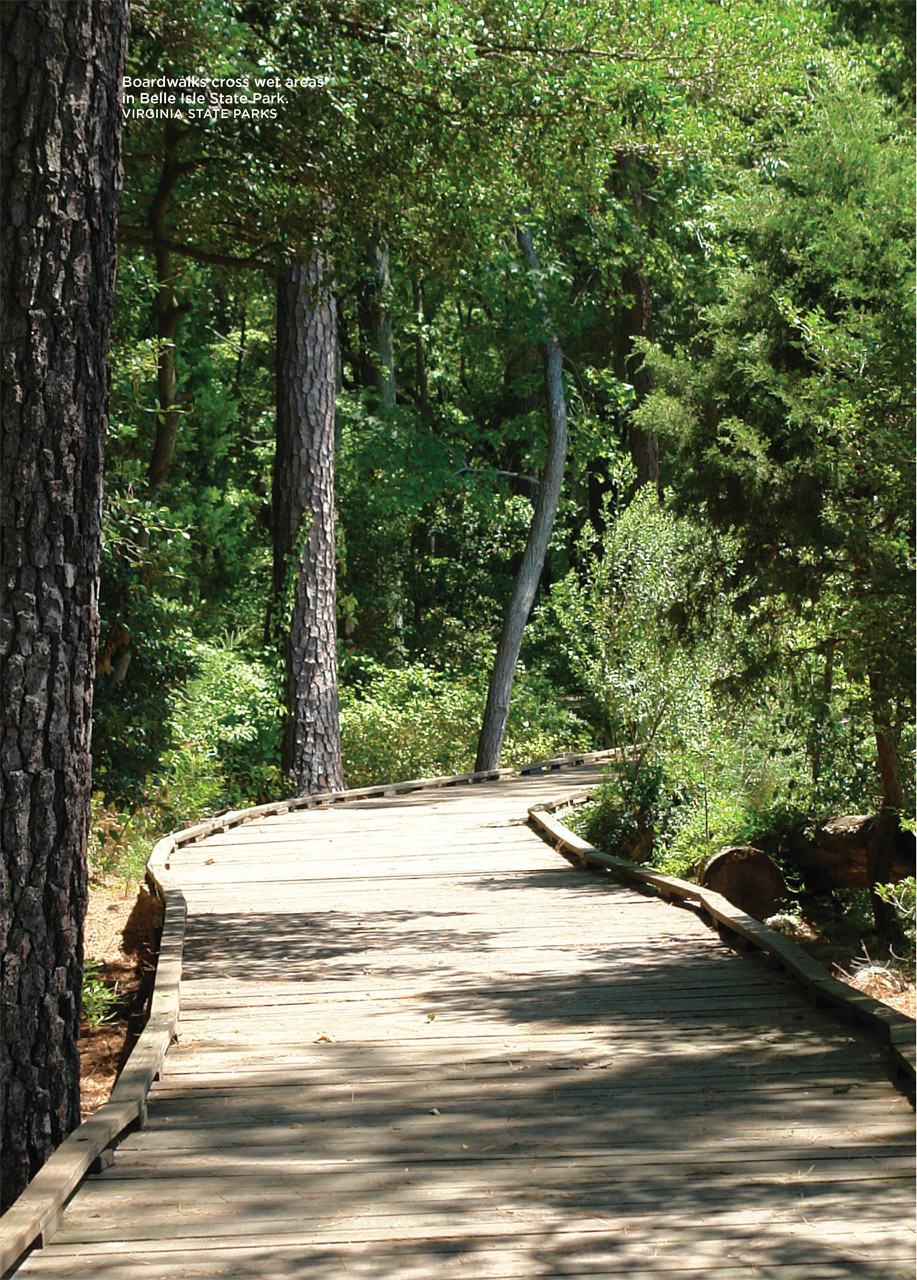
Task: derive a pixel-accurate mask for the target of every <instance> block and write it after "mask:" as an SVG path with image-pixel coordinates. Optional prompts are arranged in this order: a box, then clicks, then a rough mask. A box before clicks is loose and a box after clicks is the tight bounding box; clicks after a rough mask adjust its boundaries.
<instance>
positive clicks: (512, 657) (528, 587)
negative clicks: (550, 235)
mask: <svg viewBox="0 0 917 1280" xmlns="http://www.w3.org/2000/svg"><path fill="white" fill-rule="evenodd" d="M518 240H519V247H520V249H521V250H522V256H523V257H524V259H525V263H526V266H527V267H528V269H529V271H530V272H531V273H532V277H533V279H537V275H538V272H539V265H538V256H537V254H536V252H535V246H534V245H533V243H532V233H531V231H530V230H529V228H528V227H526V226H521V227H520V228H519V230H518ZM536 290H537V285H536ZM537 291H538V294H539V300H540V302H541V311H542V320H543V323H544V326H545V337H544V341H543V344H542V357H543V360H544V389H545V403H546V411H547V418H548V451H547V459H546V461H545V468H544V472H543V474H542V477H541V483H540V485H539V486H538V494H537V496H536V498H535V509H534V511H533V513H532V524H531V528H530V529H529V536H528V540H527V542H526V544H525V551H524V552H523V556H522V563H521V564H520V566H519V572H518V574H517V575H516V583H515V586H514V587H513V593H512V595H511V596H510V601H509V604H508V605H507V608H506V616H505V618H504V621H503V629H502V631H501V632H500V639H499V642H498V644H497V653H496V657H495V658H494V665H493V669H492V671H491V676H490V686H489V688H488V690H487V704H486V706H485V708H484V718H483V720H482V722H481V733H480V736H479V737H478V753H477V759H476V760H475V765H474V767H475V769H476V770H481V771H482V772H483V771H486V770H489V769H496V768H498V766H499V764H500V752H501V750H502V748H503V737H504V734H505V733H506V721H507V717H508V715H509V698H510V693H511V692H512V687H513V676H514V675H515V672H516V663H517V662H518V661H519V651H520V649H521V648H522V635H523V632H524V631H525V624H526V622H528V618H529V614H530V613H531V611H532V605H533V604H534V603H535V592H536V591H537V590H538V583H539V581H540V580H541V571H542V569H543V568H544V558H545V554H546V553H547V550H548V541H549V539H550V537H551V528H552V526H553V524H554V516H555V514H556V512H557V503H558V500H559V498H560V490H561V486H562V484H563V478H564V461H565V460H566V457H567V402H566V399H565V397H564V385H563V379H562V377H561V374H562V370H563V358H564V357H563V351H562V350H561V346H560V342H559V341H558V338H557V334H556V333H555V332H554V330H553V327H552V325H551V321H550V317H549V316H548V314H547V308H546V306H545V303H544V301H543V299H542V297H541V293H540V290H537Z"/></svg>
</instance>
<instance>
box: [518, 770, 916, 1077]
mask: <svg viewBox="0 0 917 1280" xmlns="http://www.w3.org/2000/svg"><path fill="white" fill-rule="evenodd" d="M591 796H592V792H591V791H583V792H581V793H579V794H577V795H574V796H565V797H564V798H563V799H562V800H556V801H549V802H548V803H546V804H536V805H532V807H531V808H530V809H529V811H528V812H529V818H530V820H531V822H532V823H533V825H534V826H535V827H536V828H537V829H538V830H539V831H540V832H542V834H543V835H544V836H545V837H546V838H547V839H548V840H549V841H550V842H551V843H552V844H553V846H554V848H555V849H556V850H557V852H558V853H563V854H564V855H565V856H569V857H570V858H571V860H574V861H575V862H576V863H578V864H579V865H580V866H581V867H585V868H593V869H595V870H596V871H602V872H606V873H607V874H608V875H610V876H612V877H613V878H614V879H616V880H619V881H621V883H622V884H633V885H645V886H647V887H649V888H652V889H654V890H655V891H656V892H657V893H658V894H659V896H660V897H662V898H664V899H665V900H666V901H668V902H685V903H688V904H690V905H691V906H694V907H697V908H698V909H699V910H700V911H701V912H702V913H703V914H704V915H706V916H707V917H708V918H709V919H710V920H712V921H713V922H714V923H715V925H716V926H717V928H718V930H719V932H720V935H721V937H723V938H724V939H726V940H732V941H734V942H735V943H737V944H738V945H743V944H745V945H751V946H752V947H755V948H756V949H758V950H759V951H762V952H764V953H765V954H767V955H769V956H772V957H773V958H774V959H775V960H776V961H777V962H778V963H779V964H780V965H781V967H782V968H783V969H785V970H786V972H787V973H789V974H792V976H793V977H794V978H796V979H797V980H798V981H799V982H801V983H802V985H803V986H804V987H805V988H806V990H807V991H809V992H810V994H811V996H812V998H813V1000H815V1001H816V1002H819V1003H824V1004H826V1005H833V1006H834V1007H835V1008H837V1009H838V1010H840V1012H841V1013H843V1014H845V1015H847V1016H848V1017H850V1018H852V1019H853V1020H854V1021H856V1022H857V1023H859V1024H860V1025H861V1026H862V1027H864V1028H865V1029H866V1030H868V1031H869V1032H870V1033H871V1034H873V1035H875V1036H876V1037H877V1038H878V1039H879V1040H880V1041H881V1042H883V1043H885V1044H887V1045H888V1047H889V1050H890V1056H891V1061H892V1066H893V1069H894V1071H895V1073H896V1075H897V1077H898V1078H899V1079H900V1081H901V1082H902V1084H903V1085H905V1087H909V1088H913V1085H914V1080H915V1058H917V1053H915V1043H914V1023H913V1020H912V1019H910V1018H907V1017H905V1016H904V1014H901V1013H898V1012H896V1010H894V1009H892V1008H891V1007H890V1006H889V1005H887V1004H883V1003H882V1002H881V1001H879V1000H874V999H873V998H872V996H869V995H866V993H865V992H862V991H857V990H856V989H855V988H854V987H851V986H850V985H849V983H846V982H841V981H840V980H839V979H838V978H835V977H832V975H831V974H830V973H828V972H827V971H826V970H825V969H824V968H823V967H822V965H820V964H819V963H818V961H817V960H814V959H813V958H812V956H810V955H809V954H808V953H807V952H806V951H804V950H803V949H802V947H800V946H797V945H796V943H795V942H791V941H790V940H789V939H788V938H785V937H784V936H783V935H782V934H780V933H778V932H777V931H776V930H775V929H770V928H768V926H767V925H766V924H763V923H762V922H761V921H760V920H756V919H755V918H754V917H753V916H749V915H746V913H745V912H744V911H741V910H740V909H739V908H738V907H736V906H735V905H734V904H733V903H731V902H730V901H729V899H728V898H724V897H723V895H722V894H720V893H715V892H714V891H713V890H712V889H707V888H705V887H704V886H703V885H699V884H696V883H694V882H693V881H690V880H682V879H680V878H679V877H678V876H670V875H664V874H663V873H662V872H660V871H652V870H650V869H648V868H647V867H643V866H640V864H639V863H636V862H631V861H629V860H628V859H625V858H615V857H612V856H611V855H610V854H607V853H602V851H601V850H600V849H596V847H595V846H594V845H591V844H590V843H589V842H588V841H587V840H584V839H583V838H582V837H581V836H578V835H576V833H575V832H573V831H571V830H570V829H569V827H567V825H566V824H565V823H564V822H563V820H562V819H561V818H559V817H558V816H557V815H558V811H563V810H564V809H568V808H569V807H570V805H571V804H581V803H583V802H585V801H587V800H589V799H590V798H591Z"/></svg>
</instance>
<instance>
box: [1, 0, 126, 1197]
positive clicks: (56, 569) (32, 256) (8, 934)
mask: <svg viewBox="0 0 917 1280" xmlns="http://www.w3.org/2000/svg"><path fill="white" fill-rule="evenodd" d="M127 33H128V7H127V3H126V0H41V2H40V3H39V2H38V0H36V2H35V3H16V4H3V5H0V35H2V46H3V58H2V81H3V82H2V95H3V124H2V147H0V151H2V171H0V188H2V217H0V223H2V230H0V235H2V243H0V249H2V255H0V258H2V276H0V285H2V294H3V301H4V306H5V315H4V321H3V366H2V400H0V407H2V450H3V468H2V472H0V474H2V481H0V498H2V532H3V553H2V560H3V573H2V602H0V609H2V639H0V644H2V658H3V669H2V694H3V716H4V731H3V739H2V747H0V766H2V784H3V817H2V845H3V859H2V867H0V951H2V969H0V1022H2V1041H0V1104H2V1105H0V1110H2V1115H3V1132H2V1203H3V1206H4V1207H5V1206H7V1205H9V1204H10V1203H11V1202H12V1201H13V1200H14V1199H15V1198H16V1197H17V1196H18V1195H19V1193H20V1192H21V1191H22V1190H23V1188H24V1187H25V1185H26V1183H27V1182H28V1181H29V1179H30V1178H31V1177H32V1175H33V1174H34V1173H35V1172H36V1171H37V1170H38V1169H39V1168H40V1166H41V1165H42V1164H43V1163H44V1161H45V1160H46V1159H47V1157H48V1156H49V1155H50V1154H51V1152H52V1151H53V1150H54V1149H55V1147H57V1146H58V1145H59V1144H60V1143H61V1142H62V1141H63V1139H64V1138H66V1136H67V1135H68V1133H70V1132H71V1130H72V1129H74V1128H75V1127H76V1126H77V1125H78V1124H79V1120H80V1091H79V1084H80V1082H79V1058H78V1055H77V1035H78V1032H79V1023H80V988H81V983H82V968H83V921H84V917H85V912H86V897H87V870H86V841H87V836H88V830H89V790H90V756H89V747H90V723H91V714H92V680H93V673H94V670H95V657H96V646H97V638H98V612H97V602H98V570H99V514H100V507H101V492H102V490H101V485H102V442H103V439H104V435H105V429H106V424H107V414H108V372H107V370H108V345H109V335H110V331H111V316H112V307H113V300H114V287H115V271H116V264H117V258H116V252H115V230H116V221H117V205H118V197H119V194H120V189H121V181H122V174H121V77H122V73H123V68H124V55H125V50H126V45H127Z"/></svg>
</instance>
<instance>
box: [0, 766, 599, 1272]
mask: <svg viewBox="0 0 917 1280" xmlns="http://www.w3.org/2000/svg"><path fill="white" fill-rule="evenodd" d="M619 758H620V753H619V752H617V751H614V750H610V751H590V752H580V753H570V754H566V755H562V756H553V757H551V758H549V759H546V760H536V761H534V762H532V763H531V764H527V765H521V766H517V767H516V768H506V769H490V770H484V771H478V772H476V773H459V774H447V775H445V776H443V777H436V778H411V779H408V780H407V781H404V782H389V783H382V784H379V785H376V786H370V787H356V788H351V789H349V790H343V791H333V792H328V793H323V794H321V795H314V796H294V797H291V798H290V799H289V800H279V801H276V802H274V803H272V804H263V805H256V806H254V807H253V808H250V809H234V810H230V811H229V812H227V813H223V814H220V815H218V816H217V817H214V818H210V819H208V820H207V821H206V822H199V823H197V824H195V825H194V826H192V827H186V828H185V829H184V830H181V831H176V832H172V833H171V834H170V835H167V836H164V837H163V838H162V839H161V840H160V841H159V842H158V843H157V844H156V845H155V846H154V848H153V852H152V853H151V854H150V858H149V861H148V863H147V877H148V879H149V880H150V881H151V882H152V884H153V886H154V887H155V888H156V890H157V893H158V894H159V896H160V897H161V898H162V900H163V902H164V904H165V916H164V919H163V926H162V935H161V939H160V944H159V956H158V960H157V964H156V978H155V982H154V986H153V998H152V1002H151V1005H150V1014H149V1018H148V1019H147V1022H146V1025H145V1026H144V1029H143V1031H142V1032H141V1034H140V1037H139V1039H138V1040H137V1043H136V1044H135V1045H134V1048H133V1050H132V1051H131V1054H130V1057H129V1058H128V1060H127V1062H126V1063H125V1065H124V1068H123V1070H122V1071H121V1074H120V1076H119V1077H118V1082H117V1084H116V1085H115V1087H114V1089H113V1090H112V1093H111V1097H110V1098H109V1100H108V1102H106V1103H105V1104H104V1105H103V1106H101V1107H100V1108H99V1110H98V1111H96V1112H95V1113H94V1114H93V1115H91V1116H90V1117H89V1118H88V1119H87V1120H84V1121H83V1123H82V1124H81V1125H80V1126H79V1128H78V1129H74V1131H73V1133H71V1134H70V1136H69V1137H67V1138H66V1139H65V1140H64V1141H63V1142H62V1143H61V1145H60V1146H59V1147H58V1148H57V1150H56V1151H54V1152H53V1153H52V1154H51V1155H50V1156H49V1157H48V1159H47V1160H46V1161H45V1163H44V1164H43V1165H42V1167H41V1168H40V1169H39V1170H38V1172H37V1173H36V1174H35V1176H34V1178H33V1179H32V1181H31V1182H30V1183H29V1185H28V1186H27V1187H26V1189H25V1190H24V1191H23V1193H22V1195H20V1196H19V1197H18V1199H17V1200H16V1201H14V1203H13V1204H12V1205H11V1206H10V1207H9V1209H7V1211H6V1212H5V1213H4V1214H3V1216H2V1217H0V1275H5V1274H6V1272H7V1271H8V1270H9V1269H10V1268H11V1267H13V1266H15V1265H16V1263H17V1262H18V1261H19V1259H20V1258H21V1257H22V1255H23V1254H24V1253H25V1252H26V1250H27V1249H29V1248H31V1247H32V1246H33V1245H37V1246H38V1247H39V1248H43V1247H44V1246H45V1245H46V1244H48V1242H49V1241H50V1240H51V1237H52V1236H53V1235H54V1233H55V1231H56V1230H57V1228H58V1226H59V1225H60V1218H61V1214H62V1212H63V1209H64V1206H65V1205H66V1203H67V1200H68V1199H69V1198H70V1196H71V1195H72V1194H73V1192H74V1191H75V1190H76V1188H77V1187H78V1186H79V1184H80V1182H81V1181H82V1179H83V1178H84V1177H85V1175H86V1174H87V1172H89V1171H90V1170H91V1169H92V1167H93V1166H94V1165H95V1166H96V1167H104V1166H105V1165H106V1164H107V1163H110V1158H109V1159H108V1160H106V1153H107V1152H108V1149H109V1148H110V1147H111V1146H112V1144H113V1143H114V1142H115V1141H116V1139H117V1138H118V1137H120V1135H121V1134H122V1133H124V1131H125V1130H126V1129H128V1128H129V1127H130V1126H131V1125H133V1124H135V1123H137V1122H139V1123H140V1124H141V1125H142V1124H143V1123H144V1122H145V1119H146V1099H147V1095H148V1094H149V1092H150V1089H151V1088H152V1085H153V1082H154V1080H155V1079H156V1078H157V1076H158V1075H159V1073H160V1071H161V1069H162V1064H163V1061H164V1059H165V1056H166V1053H167V1052H168V1049H169V1046H170V1045H171V1043H172V1042H173V1040H174V1039H175V1036H176V1031H177V1027H178V1020H179V1013H180V981H181V968H182V953H183V949H184V941H185V923H186V919H187V903H186V902H185V897H184V894H183V893H182V891H181V886H180V885H179V882H178V881H177V880H176V879H175V877H174V876H173V875H172V874H171V871H170V861H171V858H172V855H173V853H175V851H176V850H177V849H181V848H184V846H185V845H189V844H194V843H196V842H197V841H198V840H205V839H207V837H208V836H212V835H216V834H217V833H218V832H221V831H228V830H230V829H231V828H232V827H238V826H242V825H243V824H244V823H248V822H253V821H255V820H256V819H258V818H266V817H272V816H274V815H275V814H281V813H287V812H291V811H295V810H297V809H316V808H325V807H327V806H328V805H330V804H346V803H347V802H348V801H351V800H366V799H373V798H375V797H377V796H380V797H381V796H391V795H402V794H406V793H409V792H412V791H422V790H427V789H432V788H434V787H451V786H458V785H460V784H463V783H467V784H473V783H476V782H488V781H494V780H497V779H499V778H507V777H513V776H528V775H531V774H536V773H544V772H547V771H551V770H555V769H563V768H571V767H573V766H575V765H582V764H599V763H602V762H604V761H607V760H613V759H619Z"/></svg>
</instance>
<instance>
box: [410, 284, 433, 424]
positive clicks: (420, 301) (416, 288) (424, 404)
mask: <svg viewBox="0 0 917 1280" xmlns="http://www.w3.org/2000/svg"><path fill="white" fill-rule="evenodd" d="M411 298H412V300H413V303H414V322H415V324H416V325H417V332H416V334H415V335H414V374H415V386H416V391H417V404H418V407H419V409H420V420H421V422H422V423H423V424H424V426H428V425H429V422H430V388H429V383H428V381H427V346H426V343H425V342H424V336H423V326H424V325H425V324H426V323H427V317H426V311H425V308H424V296H423V281H422V280H421V278H420V275H419V274H418V273H417V272H415V273H414V274H413V275H412V276H411Z"/></svg>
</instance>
